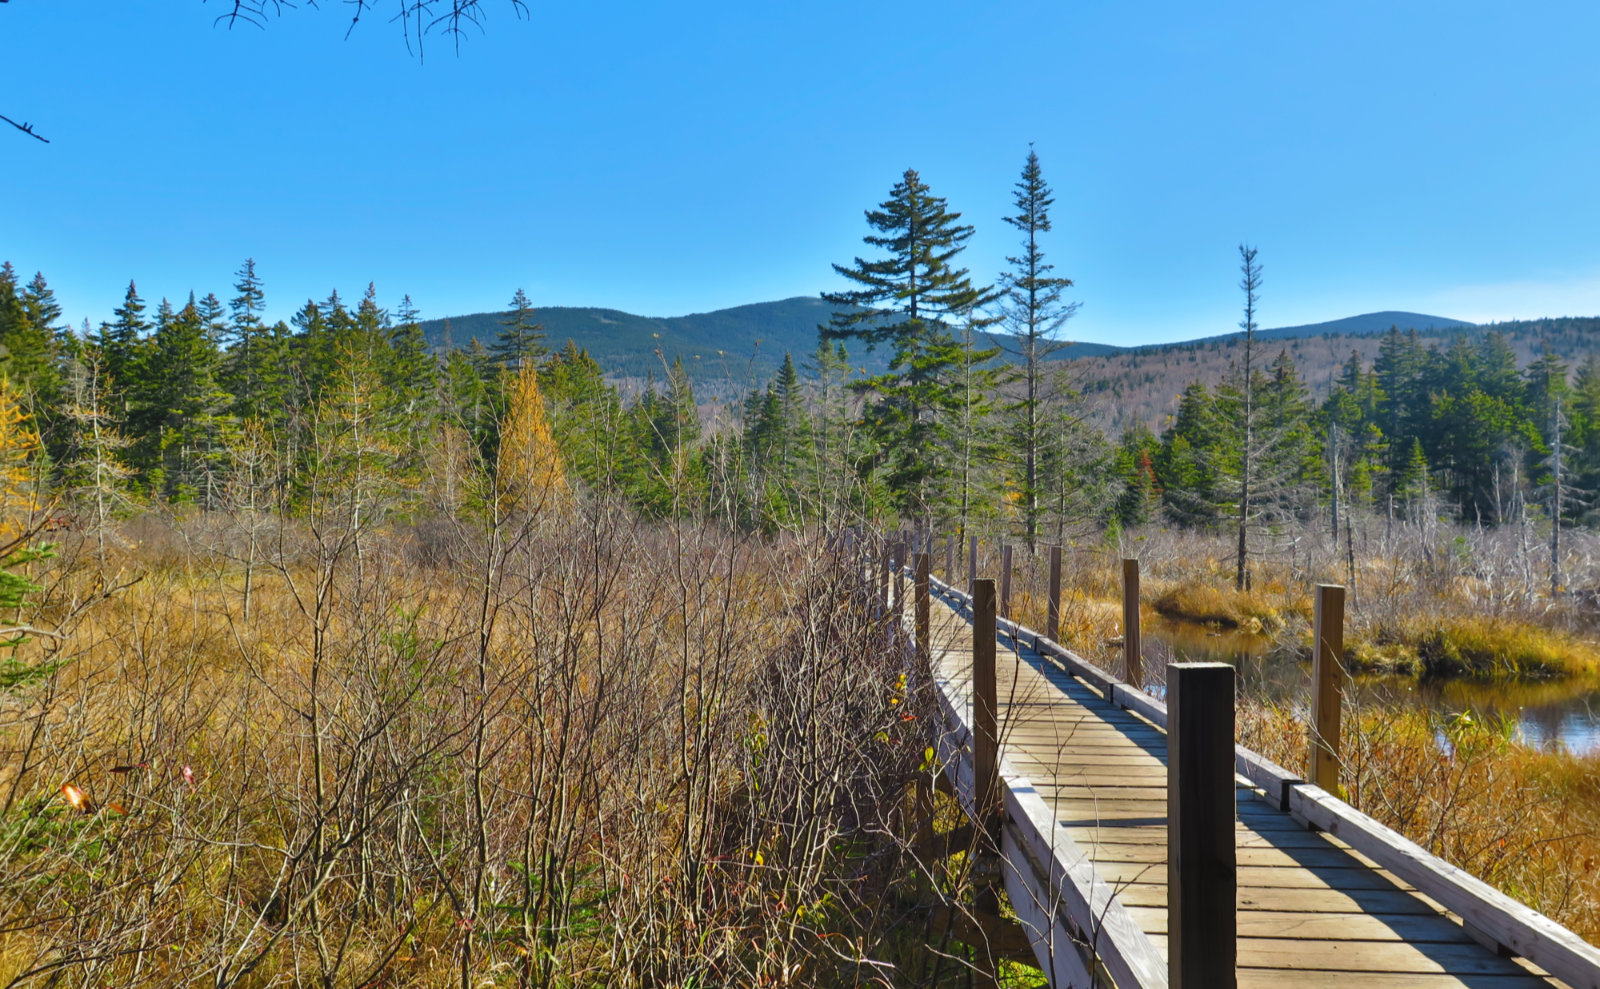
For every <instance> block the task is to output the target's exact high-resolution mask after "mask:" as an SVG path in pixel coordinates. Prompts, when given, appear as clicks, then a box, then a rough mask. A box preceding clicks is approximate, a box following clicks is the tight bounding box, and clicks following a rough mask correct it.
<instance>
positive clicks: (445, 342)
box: [422, 296, 1476, 384]
mask: <svg viewBox="0 0 1600 989" xmlns="http://www.w3.org/2000/svg"><path fill="white" fill-rule="evenodd" d="M830 312H831V308H830V307H829V305H828V304H827V303H826V302H823V301H822V300H821V299H819V298H817V297H816V296H798V297H796V298H793V299H782V300H779V301H777V302H757V303H753V304H751V305H746V306H735V307H734V308H732V309H719V310H716V311H715V312H708V313H693V314H690V315H688V316H666V317H657V316H636V315H634V314H632V313H625V312H621V311H620V310H616V309H597V308H590V307H576V306H551V307H548V308H543V309H539V310H538V311H537V312H536V314H535V318H536V319H538V321H539V322H540V323H542V324H544V332H545V343H546V345H547V346H549V347H550V348H551V349H556V350H558V349H560V348H561V347H564V346H566V342H567V341H568V340H572V341H573V342H574V343H576V344H577V345H578V346H579V347H582V348H584V349H585V350H587V351H588V352H589V354H590V355H591V356H593V357H594V359H595V360H597V361H599V362H600V364H601V366H602V367H604V368H605V369H606V370H607V371H608V372H610V373H611V374H614V375H620V376H624V377H644V376H645V375H647V374H652V373H653V374H656V375H658V376H659V375H660V374H661V373H662V362H663V360H664V361H665V362H666V363H667V364H671V362H672V361H673V360H675V359H677V358H680V357H681V358H682V359H683V362H684V365H685V366H686V367H687V368H688V369H689V372H690V374H691V375H693V376H694V377H695V378H698V379H707V378H718V379H723V380H728V381H733V382H749V383H751V384H753V383H755V382H759V381H764V380H766V379H767V378H768V377H770V376H771V374H772V372H773V371H774V370H776V369H777V367H778V365H780V364H781V363H783V355H784V354H785V353H790V354H793V355H794V357H795V360H797V361H803V360H804V359H805V358H806V357H807V356H808V355H810V354H811V353H812V352H814V351H815V350H816V349H817V327H818V326H819V325H820V324H822V323H826V322H827V321H828V316H829V314H830ZM505 318H506V314H505V313H473V314H471V315H468V316H451V317H449V318H448V319H432V320H428V321H427V322H425V323H423V324H422V331H423V333H425V334H426V335H427V337H428V341H429V342H430V343H431V344H433V345H434V346H435V347H448V346H454V347H467V346H469V345H470V343H471V341H472V340H473V339H474V338H476V339H477V340H478V342H480V343H482V344H483V345H484V346H488V345H489V344H490V343H491V342H492V341H494V340H495V338H497V337H498V336H499V335H500V330H501V322H500V321H501V320H503V319H505ZM447 324H448V334H447V332H446V325H447ZM1391 326H1398V327H1400V328H1401V329H1410V328H1412V327H1415V328H1416V329H1418V330H1421V331H1424V332H1430V331H1432V332H1440V331H1447V330H1457V329H1465V330H1471V329H1475V328H1476V327H1474V325H1473V324H1471V323H1468V322H1464V321H1462V320H1459V319H1450V318H1448V317H1445V316H1428V315H1424V314H1422V313H1409V312H1376V313H1366V314H1365V315H1361V316H1350V317H1347V318H1345V319H1336V320H1332V321H1330V322H1326V323H1311V324H1308V325H1305V326H1284V327H1277V328H1274V329H1268V330H1258V331H1257V332H1256V337H1257V338H1258V339H1263V340H1277V339H1305V338H1316V337H1323V336H1330V335H1331V336H1370V335H1372V334H1377V333H1383V332H1384V331H1386V330H1388V329H1389V327H1391ZM1241 336H1243V334H1242V333H1229V334H1223V335H1221V336H1216V337H1206V338H1203V339H1200V340H1185V341H1181V342H1176V343H1165V344H1150V345H1146V346H1142V347H1118V346H1114V345H1112V344H1106V343H1089V342H1074V343H1071V344H1068V345H1067V346H1065V347H1062V348H1061V349H1060V350H1057V351H1055V352H1054V353H1052V354H1051V355H1050V356H1051V358H1052V359H1054V360H1075V359H1079V358H1093V357H1109V356H1113V355H1116V354H1123V353H1151V352H1157V351H1163V350H1168V349H1184V348H1192V347H1197V346H1204V345H1209V344H1212V343H1217V342H1220V341H1227V340H1232V339H1236V338H1238V337H1241ZM996 342H1008V341H1006V340H1004V339H1003V338H1002V336H1000V335H997V336H996ZM658 349H659V350H660V351H661V356H659V357H658V356H656V353H655V352H656V351H657V350H658ZM851 356H852V358H853V360H854V361H855V362H856V363H858V364H859V365H861V366H864V367H866V368H868V369H869V370H874V371H876V370H881V369H882V367H883V365H884V362H885V360H886V359H887V356H888V355H887V354H886V353H885V352H884V351H882V350H881V349H880V350H879V351H878V352H877V353H874V354H868V353H866V352H865V350H864V348H860V347H852V348H851Z"/></svg>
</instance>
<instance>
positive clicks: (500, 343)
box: [489, 288, 545, 368]
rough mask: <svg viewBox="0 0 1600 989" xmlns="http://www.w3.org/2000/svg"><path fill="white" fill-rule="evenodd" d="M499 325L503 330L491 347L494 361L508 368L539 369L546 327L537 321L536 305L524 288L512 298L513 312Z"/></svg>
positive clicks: (543, 350) (543, 352) (543, 351)
mask: <svg viewBox="0 0 1600 989" xmlns="http://www.w3.org/2000/svg"><path fill="white" fill-rule="evenodd" d="M500 325H501V326H502V327H504V329H502V330H501V331H500V337H499V339H497V340H495V342H494V344H493V345H492V346H490V348H489V353H490V354H491V355H493V357H494V359H495V361H496V362H497V363H499V364H501V365H502V366H504V367H509V368H517V367H520V366H521V365H522V364H523V363H525V362H526V363H531V364H533V365H535V366H537V365H538V364H539V362H540V360H541V359H542V358H543V357H544V355H545V348H544V327H543V326H542V325H540V324H539V323H538V322H536V321H535V320H534V318H533V303H532V302H529V301H528V295H527V293H526V292H524V291H522V289H520V288H519V289H517V292H516V294H515V295H513V296H512V297H511V311H510V312H508V313H506V318H505V319H502V320H501V321H500Z"/></svg>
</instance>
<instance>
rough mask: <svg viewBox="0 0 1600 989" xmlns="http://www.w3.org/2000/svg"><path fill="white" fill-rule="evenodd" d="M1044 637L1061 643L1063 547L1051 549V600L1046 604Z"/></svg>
mask: <svg viewBox="0 0 1600 989" xmlns="http://www.w3.org/2000/svg"><path fill="white" fill-rule="evenodd" d="M1044 637H1045V638H1047V639H1049V640H1050V641H1051V642H1060V641H1061V547H1060V546H1052V547H1050V600H1049V601H1048V602H1046V604H1045V623H1044Z"/></svg>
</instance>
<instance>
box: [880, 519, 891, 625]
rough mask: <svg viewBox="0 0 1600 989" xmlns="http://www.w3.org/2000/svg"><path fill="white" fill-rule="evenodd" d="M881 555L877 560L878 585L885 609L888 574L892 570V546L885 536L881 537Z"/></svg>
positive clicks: (887, 597)
mask: <svg viewBox="0 0 1600 989" xmlns="http://www.w3.org/2000/svg"><path fill="white" fill-rule="evenodd" d="M882 554H883V555H882V556H881V557H880V558H879V560H878V568H879V570H880V571H881V572H880V573H879V574H878V583H879V585H880V588H879V592H880V594H881V595H882V597H883V606H884V608H885V609H887V608H888V607H889V574H890V573H891V572H892V571H893V570H894V544H893V543H891V542H890V541H889V537H888V536H887V535H885V536H884V537H883V550H882Z"/></svg>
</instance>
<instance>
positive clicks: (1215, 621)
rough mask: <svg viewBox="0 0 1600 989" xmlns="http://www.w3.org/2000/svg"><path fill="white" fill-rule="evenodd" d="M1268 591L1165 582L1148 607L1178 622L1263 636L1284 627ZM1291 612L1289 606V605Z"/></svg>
mask: <svg viewBox="0 0 1600 989" xmlns="http://www.w3.org/2000/svg"><path fill="white" fill-rule="evenodd" d="M1273 597H1277V598H1279V599H1280V602H1281V598H1282V594H1281V592H1280V593H1279V594H1277V595H1274V594H1273V593H1272V592H1271V590H1270V589H1265V590H1248V591H1240V590H1235V589H1234V588H1231V587H1219V586H1217V585H1216V584H1210V583H1204V584H1200V583H1181V584H1180V583H1166V584H1161V585H1158V586H1157V587H1156V588H1155V593H1154V594H1153V595H1152V596H1151V598H1150V607H1151V608H1153V609H1155V611H1156V612H1157V613H1158V614H1161V615H1165V616H1166V617H1168V618H1173V619H1177V620H1179V621H1188V622H1197V623H1199V624H1201V625H1213V626H1216V627H1218V628H1225V629H1238V630H1239V631H1242V632H1252V633H1257V634H1266V633H1272V632H1276V631H1277V630H1279V629H1280V628H1282V627H1283V625H1284V619H1285V611H1286V609H1285V608H1284V606H1283V605H1282V604H1281V603H1280V604H1276V605H1275V604H1272V603H1271V600H1272V598H1273ZM1291 609H1292V605H1291Z"/></svg>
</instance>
